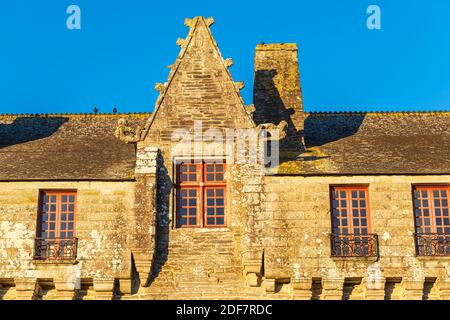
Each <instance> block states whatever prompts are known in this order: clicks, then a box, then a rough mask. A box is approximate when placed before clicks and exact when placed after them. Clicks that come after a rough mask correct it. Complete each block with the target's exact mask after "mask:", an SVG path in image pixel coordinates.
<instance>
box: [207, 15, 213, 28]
mask: <svg viewBox="0 0 450 320" xmlns="http://www.w3.org/2000/svg"><path fill="white" fill-rule="evenodd" d="M214 22H215V21H214V18H213V17H209V18H206V19H205V23H206V25H207V26H208V27H211V26H212V25H213V24H214Z"/></svg>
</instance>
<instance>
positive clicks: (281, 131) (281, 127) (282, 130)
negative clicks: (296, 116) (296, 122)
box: [256, 120, 288, 140]
mask: <svg viewBox="0 0 450 320" xmlns="http://www.w3.org/2000/svg"><path fill="white" fill-rule="evenodd" d="M287 125H288V124H287V122H286V121H284V120H282V121H280V123H279V124H278V125H277V126H276V125H274V124H273V123H262V124H260V125H258V126H257V127H256V130H258V134H260V133H261V131H262V130H267V132H268V133H269V134H270V135H268V139H269V140H274V139H277V140H281V139H284V138H286V128H287ZM275 130H278V134H274V133H276V132H275Z"/></svg>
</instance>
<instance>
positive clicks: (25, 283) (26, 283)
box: [14, 278, 40, 300]
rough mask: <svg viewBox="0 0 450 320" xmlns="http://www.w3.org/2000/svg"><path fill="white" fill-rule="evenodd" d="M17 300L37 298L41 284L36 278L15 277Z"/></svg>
mask: <svg viewBox="0 0 450 320" xmlns="http://www.w3.org/2000/svg"><path fill="white" fill-rule="evenodd" d="M14 283H15V285H16V300H37V299H38V296H39V290H40V287H39V284H38V282H37V279H35V278H15V279H14Z"/></svg>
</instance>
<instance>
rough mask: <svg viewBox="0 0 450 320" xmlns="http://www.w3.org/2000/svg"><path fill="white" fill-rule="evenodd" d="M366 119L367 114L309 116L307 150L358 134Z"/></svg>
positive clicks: (306, 126)
mask: <svg viewBox="0 0 450 320" xmlns="http://www.w3.org/2000/svg"><path fill="white" fill-rule="evenodd" d="M365 117H366V114H365V113H355V114H329V115H326V114H325V115H320V116H317V115H315V114H309V115H308V117H307V118H306V119H305V122H304V125H305V129H304V130H305V131H304V132H305V146H306V148H311V147H319V146H322V145H324V144H327V143H329V142H333V141H338V140H341V139H343V138H346V137H350V136H352V135H354V134H356V133H357V132H358V130H359V128H360V127H361V124H362V123H363V121H364V119H365Z"/></svg>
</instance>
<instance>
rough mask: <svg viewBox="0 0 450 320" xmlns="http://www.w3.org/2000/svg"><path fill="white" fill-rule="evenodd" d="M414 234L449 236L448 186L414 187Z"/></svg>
mask: <svg viewBox="0 0 450 320" xmlns="http://www.w3.org/2000/svg"><path fill="white" fill-rule="evenodd" d="M413 201H414V202H413V205H414V226H415V230H416V233H422V234H441V235H445V236H450V203H449V202H450V186H445V185H444V186H421V185H418V186H414V187H413Z"/></svg>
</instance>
